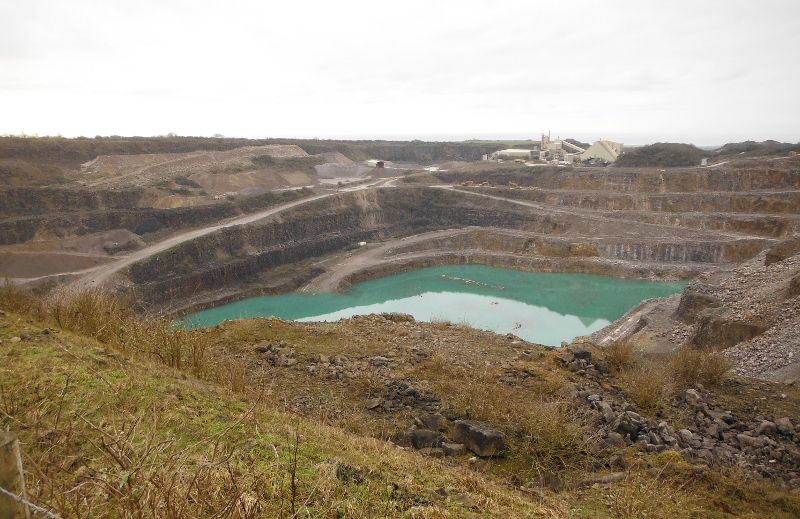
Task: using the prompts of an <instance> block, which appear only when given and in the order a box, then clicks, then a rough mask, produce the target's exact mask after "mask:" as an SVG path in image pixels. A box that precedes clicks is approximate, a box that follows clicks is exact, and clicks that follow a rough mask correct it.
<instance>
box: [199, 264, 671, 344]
mask: <svg viewBox="0 0 800 519" xmlns="http://www.w3.org/2000/svg"><path fill="white" fill-rule="evenodd" d="M684 286H686V283H685V282H683V281H647V280H633V279H616V278H612V277H607V276H595V275H591V274H552V273H545V272H523V271H519V270H513V269H503V268H497V267H488V266H485V265H446V266H442V267H432V268H425V269H420V270H413V271H410V272H404V273H402V274H396V275H392V276H387V277H383V278H380V279H374V280H371V281H365V282H363V283H358V284H356V285H353V286H352V287H351V289H350V290H349V291H348V292H347V293H346V294H335V293H318V294H302V293H298V292H294V293H291V294H284V295H280V296H261V297H253V298H250V299H244V300H241V301H236V302H234V303H230V304H226V305H223V306H219V307H216V308H210V309H207V310H202V311H200V312H197V313H194V314H191V315H189V316H187V317H186V318H185V319H186V320H188V322H189V323H191V324H192V325H193V326H211V325H214V324H217V323H220V322H222V321H223V320H224V319H237V318H242V317H259V316H260V317H268V316H276V317H282V318H284V319H294V320H298V321H335V320H338V319H341V318H346V317H352V316H353V315H364V314H371V313H382V312H403V313H407V314H411V315H413V316H414V318H415V319H417V320H419V321H431V320H447V321H450V322H453V323H457V324H468V325H470V326H473V327H475V328H480V329H484V330H492V331H495V332H497V333H503V334H505V333H513V334H514V335H516V336H518V337H520V338H522V339H525V340H527V341H530V342H535V343H539V344H546V345H550V346H558V345H559V344H561V341H570V340H572V339H573V338H574V337H576V336H578V335H587V334H590V333H592V332H595V331H597V330H599V329H601V328H603V327H604V326H606V325H608V324H610V323H611V322H612V321H614V320H616V319H618V318H620V317H622V316H623V315H624V314H625V312H627V311H628V310H629V309H630V308H632V307H633V306H635V305H637V304H638V303H640V302H641V301H643V300H645V299H648V298H651V297H662V296H667V295H670V294H674V293H676V292H680V291H681V290H683V288H684Z"/></svg>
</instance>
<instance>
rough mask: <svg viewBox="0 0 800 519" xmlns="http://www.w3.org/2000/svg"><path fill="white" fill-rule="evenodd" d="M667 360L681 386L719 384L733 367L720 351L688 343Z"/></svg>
mask: <svg viewBox="0 0 800 519" xmlns="http://www.w3.org/2000/svg"><path fill="white" fill-rule="evenodd" d="M669 362H670V367H671V369H672V371H673V372H674V374H675V378H676V380H677V381H678V383H679V384H680V385H681V386H683V387H693V386H696V385H697V384H703V385H710V386H716V385H719V384H720V383H721V382H722V381H723V380H724V379H725V378H726V377H727V376H728V374H729V372H730V370H731V368H733V361H732V360H730V359H728V358H727V357H725V355H723V354H722V353H721V352H718V351H711V350H704V349H700V348H695V347H693V346H689V345H686V346H683V347H681V348H680V349H678V350H676V351H675V352H674V353H673V354H672V355H671V357H670V359H669Z"/></svg>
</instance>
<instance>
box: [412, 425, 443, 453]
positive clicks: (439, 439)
mask: <svg viewBox="0 0 800 519" xmlns="http://www.w3.org/2000/svg"><path fill="white" fill-rule="evenodd" d="M406 439H407V440H408V442H409V443H411V445H412V446H413V447H414V448H415V449H417V450H419V449H425V448H434V449H440V448H441V447H442V444H444V442H445V437H444V436H442V435H441V434H439V433H438V432H435V431H427V430H424V429H417V430H413V431H409V432H408V433H406Z"/></svg>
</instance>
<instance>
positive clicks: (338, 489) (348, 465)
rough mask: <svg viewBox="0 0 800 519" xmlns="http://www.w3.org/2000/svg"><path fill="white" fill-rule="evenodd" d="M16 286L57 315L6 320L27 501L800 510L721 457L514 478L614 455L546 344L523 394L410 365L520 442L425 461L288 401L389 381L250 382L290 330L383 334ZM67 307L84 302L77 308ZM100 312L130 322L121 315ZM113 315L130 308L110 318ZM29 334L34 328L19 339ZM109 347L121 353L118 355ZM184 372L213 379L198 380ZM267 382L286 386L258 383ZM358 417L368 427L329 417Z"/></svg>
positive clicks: (102, 507) (488, 376)
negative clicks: (210, 322) (620, 474)
mask: <svg viewBox="0 0 800 519" xmlns="http://www.w3.org/2000/svg"><path fill="white" fill-rule="evenodd" d="M4 297H5V298H6V300H9V299H11V300H16V301H17V302H18V304H20V305H25V306H26V307H27V308H33V309H35V310H36V311H37V312H41V313H40V314H39V315H42V316H43V322H42V323H41V324H36V323H35V322H34V321H31V320H28V319H24V318H22V317H19V316H17V315H13V314H8V315H0V321H1V322H0V338H2V339H3V340H4V342H3V343H2V344H0V427H2V428H10V429H12V430H14V431H16V432H17V433H18V435H19V437H20V440H21V444H22V446H23V451H24V453H25V454H24V456H25V458H24V461H23V462H24V465H25V468H26V483H27V486H28V490H29V496H30V497H31V499H32V500H33V501H35V502H37V503H39V504H42V505H45V506H46V507H47V508H49V509H51V510H53V511H54V512H55V513H58V514H59V515H61V517H63V518H64V519H72V518H79V517H81V518H82V517H124V518H128V517H131V518H133V517H153V518H173V517H174V518H177V517H231V518H251V517H276V518H286V519H288V518H295V517H349V518H359V519H361V518H367V517H406V518H408V517H437V518H438V517H453V518H459V517H462V518H466V517H552V518H555V517H570V516H574V517H601V518H603V517H645V514H647V515H646V517H710V516H715V514H716V515H720V512H719V510H718V509H717V508H715V507H716V506H717V505H716V503H717V502H720V503H722V505H719V506H724V507H728V508H729V509H730V510H740V509H741V510H745V509H747V510H753V509H755V510H760V511H763V514H761V515H762V516H769V517H787V518H788V517H796V516H797V513H798V511H800V504H798V502H800V499H797V498H795V497H794V496H791V495H790V494H785V495H784V494H781V500H778V501H774V500H772V501H770V500H769V499H768V498H769V494H768V493H767V491H769V492H773V493H774V492H775V489H774V487H769V486H764V487H763V488H762V487H757V486H755V485H751V484H748V485H745V484H743V483H740V482H739V481H738V480H736V478H729V477H728V476H725V475H724V474H721V473H717V472H714V471H712V470H707V471H706V472H705V473H703V474H701V475H698V473H697V472H695V470H694V469H693V468H692V467H691V466H690V465H688V464H685V462H683V460H682V458H680V457H677V458H675V460H668V461H669V463H675V464H678V468H677V469H674V470H673V469H669V470H663V471H662V470H660V465H657V464H656V465H655V466H653V465H652V464H650V463H651V459H652V458H651V457H650V456H647V457H641V458H637V459H636V460H637V461H635V462H634V465H633V466H632V467H631V469H630V470H629V476H628V478H627V479H626V480H624V481H621V482H619V483H615V484H613V485H608V486H606V485H603V486H600V487H597V488H595V487H590V488H584V489H581V490H572V489H566V490H564V491H563V492H562V493H560V494H551V493H549V492H545V493H544V494H543V495H541V496H538V495H536V494H531V493H527V492H522V491H520V490H518V489H517V488H516V486H518V485H519V484H520V483H521V484H525V483H526V482H527V481H529V480H535V479H536V478H537V476H539V475H540V474H542V473H552V472H556V473H558V474H559V475H560V476H562V477H563V479H564V480H566V481H573V480H575V479H579V478H580V477H582V474H584V473H585V472H586V471H590V472H595V471H597V470H598V468H597V467H598V466H602V465H603V460H602V459H595V458H593V457H592V456H591V455H590V454H589V453H588V451H590V446H591V442H592V431H593V430H594V427H593V425H594V424H592V423H590V422H588V421H587V420H586V419H585V417H583V416H581V415H580V414H578V413H577V412H576V410H575V409H574V408H573V407H572V406H571V405H570V402H569V401H565V400H562V399H561V398H560V397H558V396H556V395H557V392H556V391H555V389H557V388H558V387H559V386H560V385H563V384H564V383H565V378H564V373H563V371H562V370H558V369H553V368H552V358H551V356H548V355H545V356H543V357H542V358H541V359H540V360H537V361H530V362H525V363H524V364H521V365H520V366H517V367H518V368H519V367H523V368H526V369H527V370H528V372H530V373H531V375H530V377H529V378H527V379H525V380H524V381H521V379H518V381H519V384H524V385H525V388H524V390H522V388H521V387H514V385H513V384H507V383H505V382H498V380H499V379H501V378H504V377H505V376H506V375H507V373H506V372H507V371H508V370H507V369H506V368H502V367H500V366H498V365H491V366H489V365H487V366H481V367H480V368H468V367H465V366H463V365H457V364H453V363H452V361H449V360H448V359H447V358H446V357H445V356H443V355H440V354H432V355H430V356H429V357H426V358H425V360H424V361H423V362H421V363H419V364H418V365H416V366H415V367H414V369H415V370H416V371H414V372H411V373H409V375H410V376H412V377H413V376H416V377H418V382H419V383H420V385H422V386H423V387H426V388H427V389H430V390H431V391H432V392H434V393H435V394H438V395H442V397H443V400H442V402H443V403H445V404H446V406H447V407H448V408H449V409H452V410H454V411H457V412H458V413H459V414H460V415H461V416H469V417H470V418H473V419H476V420H480V421H485V422H489V423H492V424H495V425H497V426H498V427H500V428H502V429H503V430H504V431H505V432H506V434H507V437H508V442H509V444H510V452H509V455H508V456H507V457H506V458H505V459H502V460H493V461H490V462H489V463H488V464H487V465H486V466H485V467H484V468H482V469H476V468H474V467H471V465H470V464H469V463H468V462H467V461H466V459H459V458H448V459H447V460H446V461H442V460H437V459H431V458H425V457H422V456H420V455H419V454H418V453H415V452H412V451H409V450H403V449H399V448H397V447H395V446H394V445H392V444H391V443H389V442H386V441H381V440H379V439H376V438H375V436H378V434H375V431H376V430H381V427H383V429H385V430H388V429H389V428H390V426H391V424H389V423H388V422H387V423H386V424H384V425H381V424H379V423H377V421H374V420H372V419H370V418H368V417H367V415H366V414H364V413H363V412H362V411H361V410H360V409H356V408H355V407H354V408H352V409H350V410H347V409H345V410H344V412H339V409H338V408H335V407H334V408H331V412H332V413H333V412H335V413H338V414H337V416H336V417H335V419H330V420H325V423H323V420H324V418H323V417H317V418H315V419H312V418H310V417H309V416H316V415H306V416H303V415H302V414H300V413H297V412H296V411H294V410H291V409H287V407H286V406H284V405H282V404H281V402H283V401H284V399H285V398H286V397H287V396H292V395H295V394H298V393H303V392H304V391H306V390H310V391H311V392H312V394H313V395H314V396H315V397H317V396H318V397H319V398H327V397H329V396H330V397H338V398H342V396H341V395H339V393H341V392H342V391H343V388H347V389H349V390H357V391H359V392H363V393H364V394H367V393H370V392H371V391H372V390H376V391H377V390H379V389H380V388H381V387H382V384H381V383H380V382H379V381H377V380H373V379H370V378H369V377H366V376H365V378H363V379H357V380H354V381H353V384H355V385H346V386H342V385H337V384H338V383H337V382H336V381H331V384H330V386H329V387H327V388H326V389H324V390H319V391H318V389H319V388H316V387H311V386H310V385H309V381H308V380H307V379H302V378H298V380H291V379H288V378H282V377H283V375H278V376H275V375H276V374H279V373H280V374H283V373H286V374H287V375H286V376H287V377H288V376H291V373H292V372H293V371H294V370H283V371H281V370H277V369H274V370H272V369H268V370H265V371H264V373H272V374H273V378H272V379H271V380H268V381H265V383H264V384H255V385H254V384H253V382H252V380H250V379H249V378H248V377H249V376H251V374H250V373H248V372H247V371H246V364H245V363H246V362H248V358H249V359H253V357H245V356H244V355H242V353H244V352H245V351H252V344H253V343H254V342H255V341H261V340H267V339H268V340H275V339H277V338H280V339H281V340H285V341H287V342H291V343H292V346H293V347H297V348H298V355H301V354H308V353H310V352H311V351H316V350H314V349H312V348H313V347H315V346H316V341H319V344H320V351H326V352H329V353H330V352H339V353H347V354H351V351H350V350H343V349H342V346H341V344H347V345H348V346H349V347H351V348H353V350H352V351H355V350H358V351H367V352H368V354H373V353H379V352H381V351H383V349H384V348H385V345H376V341H377V340H378V339H376V338H375V336H374V335H371V334H370V335H366V336H364V338H363V339H364V343H363V344H362V343H361V342H359V341H360V340H361V339H360V338H359V337H358V335H357V333H355V334H354V335H355V337H354V336H353V335H348V333H344V330H342V329H340V331H339V332H337V333H333V334H330V335H325V334H317V332H313V331H309V330H316V329H317V328H314V327H312V326H310V325H300V324H293V323H277V322H275V321H270V320H253V321H248V322H247V323H243V324H242V326H243V327H244V328H243V329H239V328H237V326H234V325H233V324H230V325H227V324H226V326H224V327H215V328H213V329H209V330H205V331H187V330H183V329H179V328H174V327H172V326H171V325H170V323H169V321H168V320H167V319H164V318H161V317H158V316H149V317H148V316H142V315H138V316H137V315H135V314H133V313H130V314H129V313H127V311H126V310H125V309H124V308H122V307H120V311H117V310H114V307H113V306H112V307H111V310H112V311H111V312H110V313H109V314H106V313H104V312H106V310H107V308H108V307H107V306H105V305H95V304H93V302H92V301H90V300H87V299H86V298H82V299H81V298H79V299H77V300H75V301H71V300H69V299H66V300H58V299H57V298H52V299H50V300H48V301H47V302H45V301H42V300H41V299H39V300H36V298H30V299H27V298H28V296H25V295H22V294H18V293H13V294H11V295H10V296H9V294H8V293H7V292H6V293H4V292H3V291H2V290H0V301H1V300H3V299H2V298H4ZM53 301H57V305H56V306H53V305H54V304H55V303H53ZM112 304H113V303H112ZM4 308H5V309H6V310H9V307H8V306H5V307H4ZM54 308H57V312H56V313H54V311H53V309H54ZM69 308H72V309H77V311H78V312H83V313H87V314H88V315H86V316H75V315H70V313H69V312H67V311H65V309H69ZM103 315H105V316H107V317H106V319H107V320H108V322H112V323H117V324H119V326H118V327H117V326H116V325H115V326H108V325H107V324H106V321H103V318H102V317H101V316H103ZM115 315H117V316H119V318H118V320H113V319H109V317H108V316H112V317H113V316H115ZM56 319H61V322H62V323H63V324H64V325H66V326H69V327H70V328H74V329H76V330H82V332H81V334H72V333H71V332H68V331H65V330H66V329H65V328H61V330H60V331H59V330H58V329H56V330H54V331H52V332H50V333H44V332H43V331H42V329H41V327H42V326H44V325H45V324H47V325H48V326H51V327H53V326H56V327H58V325H57V324H55V322H56ZM245 324H246V326H245ZM365 326H367V325H365ZM37 327H38V328H37ZM318 328H319V329H326V328H325V327H323V326H321V325H320V326H319V327H318ZM368 328H371V327H369V326H368ZM460 328H461V327H458V326H450V327H447V329H448V330H456V331H458V329H460ZM109 330H112V331H113V333H108V331H109ZM23 331H24V332H26V334H27V336H29V338H27V339H25V340H23V341H16V342H12V341H10V340H6V339H8V338H9V337H11V336H14V335H21V332H23ZM87 334H91V337H89V336H88V335H87ZM290 338H291V340H290ZM356 339H357V340H356ZM98 340H102V341H105V342H102V343H100V342H97V341H98ZM239 341H242V344H239ZM100 344H103V345H107V346H111V347H114V348H118V349H119V350H120V351H122V352H123V356H124V357H125V358H123V357H121V356H119V355H117V354H116V353H115V352H113V351H112V352H111V355H106V354H104V353H103V352H102V349H99V348H97V346H98V345H100ZM476 347H478V348H486V345H483V344H478V345H477V346H476ZM304 348H308V350H305V349H304ZM106 349H108V348H106ZM226 353H227V354H226ZM634 367H635V368H637V369H638V368H640V367H641V366H634ZM631 369H633V368H631ZM179 370H181V371H187V372H189V373H194V374H196V376H197V377H198V378H204V379H205V380H207V381H212V382H214V383H216V384H217V385H216V386H214V385H211V384H207V383H202V382H198V381H197V380H193V379H192V378H191V377H190V378H188V379H186V377H184V376H183V375H181V374H180V373H179ZM662 371H664V370H663V369H662ZM297 373H298V374H299V371H298V372H297ZM176 374H177V376H176ZM655 378H656V377H655V375H654V374H653V373H650V372H647V373H646V376H644V375H643V379H644V380H647V381H649V383H647V384H645V383H644V382H642V389H641V391H642V392H643V393H644V394H652V393H653V392H654V391H655V389H654V387H656V385H654V384H652V381H653V380H655ZM423 379H424V380H423ZM303 380H305V382H303ZM287 381H289V382H292V383H296V384H299V385H291V384H289V385H285V383H286V382H287ZM303 383H304V384H306V385H305V387H304V386H303V385H302V384H303ZM348 384H349V383H348ZM253 387H257V388H263V391H264V392H265V393H266V392H268V391H272V392H273V394H272V395H271V396H268V395H266V394H265V395H259V394H254V393H253V392H252V391H253V390H252V388H253ZM325 391H329V392H330V393H326V392H325ZM351 396H352V395H351ZM355 400H359V399H358V398H356V399H354V401H355ZM342 402H350V400H346V399H343V400H342ZM362 406H363V404H362ZM380 416H383V418H381V419H383V420H388V418H387V417H386V415H380ZM359 421H360V426H358V427H356V426H345V425H343V426H342V427H340V426H332V425H331V424H336V425H340V423H341V424H346V423H347V422H350V423H353V424H354V423H356V422H359ZM345 427H346V428H345ZM348 430H349V431H353V430H358V432H359V434H353V433H352V432H348ZM370 436H372V437H370ZM665 454H669V453H665ZM673 454H674V453H673ZM658 459H659V458H656V460H658ZM648 464H649V465H648ZM662 465H663V464H662ZM342 467H344V469H342ZM654 469H658V470H657V471H656V472H653V471H654ZM599 470H605V469H604V468H601V469H599ZM356 476H357V477H356ZM511 482H513V485H511V484H509V483H511ZM441 487H443V488H446V489H447V490H448V492H449V493H450V495H451V496H457V495H458V494H462V493H463V494H466V495H467V496H469V498H470V499H472V500H473V501H474V503H475V504H476V506H477V509H469V508H465V507H463V506H461V505H459V504H458V502H457V501H456V500H455V499H454V498H453V497H451V498H450V499H447V500H444V501H436V500H435V499H434V498H432V494H431V492H432V491H433V490H434V489H437V488H441ZM753 489H755V490H753ZM751 516H753V517H756V516H758V514H751Z"/></svg>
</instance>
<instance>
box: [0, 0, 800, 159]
mask: <svg viewBox="0 0 800 519" xmlns="http://www.w3.org/2000/svg"><path fill="white" fill-rule="evenodd" d="M798 51H800V1H798V0H785V1H783V0H762V1H760V2H753V1H750V2H744V1H736V0H724V1H708V0H693V1H691V2H686V1H675V0H673V1H668V2H667V1H650V0H633V1H613V0H610V1H597V0H586V1H580V0H579V1H566V0H560V1H555V0H551V1H547V2H539V1H503V0H496V1H495V0H483V1H479V0H475V1H465V0H460V1H436V0H427V1H410V0H402V1H395V0H382V1H379V0H371V1H363V2H362V1H350V0H339V1H338V2H332V1H303V0H290V1H287V0H281V1H270V0H261V1H246V0H226V1H222V0H214V1H205V0H125V1H117V0H69V1H66V0H0V134H1V133H12V134H17V133H21V132H25V133H28V134H33V133H38V134H39V135H56V134H58V133H60V134H63V135H64V136H68V137H72V136H78V135H84V136H95V135H143V136H149V135H160V134H166V133H169V132H172V133H177V134H179V135H205V136H210V135H212V134H222V135H225V136H231V137H238V136H241V137H319V138H330V137H346V138H406V139H413V138H420V139H428V140H433V139H437V138H449V139H453V138H455V139H468V138H481V137H497V136H506V137H518V138H533V139H538V137H539V135H540V134H541V133H542V132H547V131H548V130H550V131H552V136H553V137H556V136H561V137H575V138H579V139H582V140H595V139H599V138H605V139H617V140H622V141H623V142H626V143H630V144H643V143H647V142H655V141H673V142H693V143H695V144H699V145H710V144H724V143H725V142H730V141H741V140H747V139H752V140H765V139H776V140H780V141H789V142H798V141H800V64H799V63H800V58H798Z"/></svg>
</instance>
